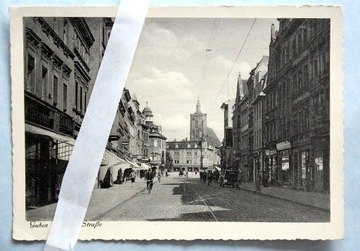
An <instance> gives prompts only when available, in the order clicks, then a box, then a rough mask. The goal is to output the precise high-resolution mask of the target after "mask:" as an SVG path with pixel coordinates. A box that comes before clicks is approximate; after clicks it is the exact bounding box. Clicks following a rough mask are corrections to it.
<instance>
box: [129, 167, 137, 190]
mask: <svg viewBox="0 0 360 251" xmlns="http://www.w3.org/2000/svg"><path fill="white" fill-rule="evenodd" d="M129 176H130V180H131V186H132V187H133V186H134V183H135V178H136V173H135V171H134V170H133V169H132V170H131V173H130V175H129Z"/></svg>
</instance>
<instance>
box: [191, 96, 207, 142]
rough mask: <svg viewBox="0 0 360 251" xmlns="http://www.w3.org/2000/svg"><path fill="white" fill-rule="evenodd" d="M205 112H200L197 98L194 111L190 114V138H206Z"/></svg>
mask: <svg viewBox="0 0 360 251" xmlns="http://www.w3.org/2000/svg"><path fill="white" fill-rule="evenodd" d="M206 116H207V115H206V114H205V113H202V112H201V105H200V101H199V99H198V100H197V103H196V111H195V113H192V114H190V140H200V139H203V140H206V138H207V119H206Z"/></svg>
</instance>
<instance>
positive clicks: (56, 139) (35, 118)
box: [25, 93, 75, 209]
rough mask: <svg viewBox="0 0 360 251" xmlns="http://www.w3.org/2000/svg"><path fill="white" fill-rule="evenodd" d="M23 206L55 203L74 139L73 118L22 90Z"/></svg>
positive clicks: (32, 206)
mask: <svg viewBox="0 0 360 251" xmlns="http://www.w3.org/2000/svg"><path fill="white" fill-rule="evenodd" d="M25 104H26V105H25V165H26V166H25V174H26V181H25V182H26V185H25V186H26V208H27V209H31V208H35V207H38V206H43V205H47V204H49V203H52V202H56V201H57V199H58V193H59V191H60V186H61V181H62V177H63V175H64V172H65V169H66V166H67V163H68V161H69V157H70V154H71V152H72V148H73V145H74V143H75V140H74V138H73V136H74V122H73V120H72V118H71V117H70V116H69V115H68V114H66V113H64V112H62V111H60V110H59V109H57V108H56V107H52V106H51V105H49V104H48V103H46V102H44V101H43V100H40V99H39V98H37V97H36V96H34V95H32V94H31V93H25Z"/></svg>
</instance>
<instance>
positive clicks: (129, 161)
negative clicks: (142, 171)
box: [126, 160, 140, 168]
mask: <svg viewBox="0 0 360 251" xmlns="http://www.w3.org/2000/svg"><path fill="white" fill-rule="evenodd" d="M126 161H127V162H128V163H129V164H131V165H133V167H134V168H140V166H139V165H138V164H137V163H136V162H135V161H131V160H126Z"/></svg>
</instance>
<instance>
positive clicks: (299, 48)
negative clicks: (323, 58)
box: [298, 33, 302, 53]
mask: <svg viewBox="0 0 360 251" xmlns="http://www.w3.org/2000/svg"><path fill="white" fill-rule="evenodd" d="M301 51H302V37H301V33H299V35H298V53H300V52H301Z"/></svg>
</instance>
